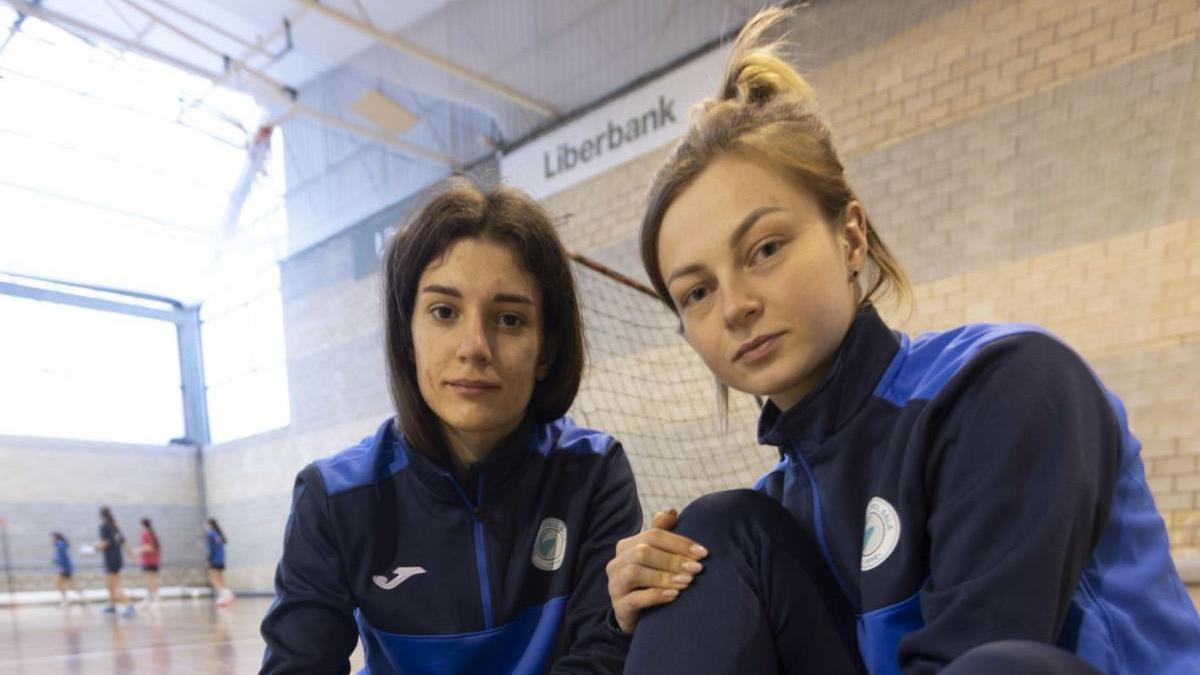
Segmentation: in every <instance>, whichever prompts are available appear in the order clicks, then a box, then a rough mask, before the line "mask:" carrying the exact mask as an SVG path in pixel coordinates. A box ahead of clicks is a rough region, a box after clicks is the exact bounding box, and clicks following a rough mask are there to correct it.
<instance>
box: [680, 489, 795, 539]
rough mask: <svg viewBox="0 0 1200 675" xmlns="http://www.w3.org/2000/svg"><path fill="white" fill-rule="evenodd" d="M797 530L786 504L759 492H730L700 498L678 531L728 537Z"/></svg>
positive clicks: (684, 515) (685, 512) (689, 508)
mask: <svg viewBox="0 0 1200 675" xmlns="http://www.w3.org/2000/svg"><path fill="white" fill-rule="evenodd" d="M764 527H765V528H767V529H768V530H773V529H776V528H779V527H788V528H795V522H794V520H792V516H791V514H789V513H788V512H787V511H786V510H785V509H784V508H783V505H782V504H780V503H779V502H777V501H775V500H774V499H771V498H770V497H768V496H766V495H764V494H763V493H761V492H758V491H756V490H726V491H723V492H712V493H709V494H706V495H704V496H702V497H699V498H697V499H696V500H695V501H693V502H692V503H691V504H688V506H687V508H685V509H684V510H683V513H681V514H679V524H678V525H677V526H676V528H675V531H676V532H677V533H679V534H682V535H684V536H686V537H691V538H696V537H702V536H704V535H726V534H729V533H732V532H737V531H745V530H747V529H762V528H764Z"/></svg>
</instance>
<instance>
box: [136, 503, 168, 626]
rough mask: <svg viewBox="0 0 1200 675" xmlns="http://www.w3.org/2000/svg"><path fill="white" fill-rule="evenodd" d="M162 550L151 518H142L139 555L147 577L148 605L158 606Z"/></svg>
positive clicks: (143, 572)
mask: <svg viewBox="0 0 1200 675" xmlns="http://www.w3.org/2000/svg"><path fill="white" fill-rule="evenodd" d="M161 552H162V548H161V547H160V546H159V544H158V535H157V534H155V532H154V525H153V524H151V522H150V519H149V518H142V541H141V545H140V546H138V553H140V554H141V556H142V574H144V575H145V576H146V600H145V602H146V604H147V605H157V604H158V566H159V563H160V561H161V556H160V554H161Z"/></svg>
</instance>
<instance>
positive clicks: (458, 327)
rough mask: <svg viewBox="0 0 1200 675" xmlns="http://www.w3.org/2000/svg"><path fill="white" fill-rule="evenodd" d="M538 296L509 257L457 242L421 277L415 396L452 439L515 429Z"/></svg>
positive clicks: (501, 250) (492, 437) (538, 361)
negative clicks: (435, 416) (422, 399)
mask: <svg viewBox="0 0 1200 675" xmlns="http://www.w3.org/2000/svg"><path fill="white" fill-rule="evenodd" d="M542 325H543V317H542V293H541V289H540V288H539V286H538V284H537V281H536V280H535V279H534V278H533V276H532V275H530V274H529V273H528V272H527V271H526V270H525V268H524V266H523V265H522V264H521V262H520V260H519V259H518V258H517V257H516V255H514V254H513V252H512V251H511V250H510V249H509V248H508V247H506V246H504V245H502V244H497V243H493V242H489V241H484V240H482V239H460V240H459V241H457V242H455V243H453V244H451V245H450V247H449V248H447V249H446V251H445V253H444V254H443V255H442V257H441V258H440V259H438V260H435V261H433V262H432V263H430V264H429V266H428V267H426V268H425V271H424V272H422V273H421V278H420V281H419V282H418V286H417V295H416V299H415V301H414V303H413V318H412V337H413V346H414V350H415V353H416V367H417V383H418V386H419V388H420V391H421V396H422V397H423V398H424V399H425V402H426V404H428V405H429V407H430V408H431V409H432V410H433V412H434V414H436V415H437V416H438V418H439V419H440V420H441V422H442V425H443V427H444V428H445V429H446V431H447V432H448V433H449V434H451V435H452V436H457V437H458V438H460V439H464V440H469V441H470V442H472V443H475V444H482V445H487V444H493V445H494V444H495V443H496V442H497V441H499V440H500V439H501V438H503V437H504V436H506V435H507V434H508V433H510V432H511V431H513V430H514V429H516V428H517V426H519V425H520V423H521V420H522V418H523V417H524V416H525V409H526V407H527V406H528V404H529V399H530V397H531V396H532V394H533V387H534V384H535V383H536V382H537V381H538V380H540V379H542V378H544V377H545V376H546V373H547V372H548V371H549V359H544V358H543V354H542Z"/></svg>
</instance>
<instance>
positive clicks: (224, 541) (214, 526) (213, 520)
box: [208, 518, 229, 544]
mask: <svg viewBox="0 0 1200 675" xmlns="http://www.w3.org/2000/svg"><path fill="white" fill-rule="evenodd" d="M208 526H209V527H211V528H212V529H213V532H216V533H217V536H218V537H220V538H221V543H222V544H228V543H229V540H228V539H226V538H225V533H224V532H222V531H221V526H220V525H218V524H217V519H216V518H209V519H208Z"/></svg>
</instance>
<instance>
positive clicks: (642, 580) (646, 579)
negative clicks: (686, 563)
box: [609, 563, 695, 597]
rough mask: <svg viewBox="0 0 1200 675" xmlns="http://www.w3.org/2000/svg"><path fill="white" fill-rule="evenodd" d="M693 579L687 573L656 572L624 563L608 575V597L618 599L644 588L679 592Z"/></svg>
mask: <svg viewBox="0 0 1200 675" xmlns="http://www.w3.org/2000/svg"><path fill="white" fill-rule="evenodd" d="M694 578H695V577H694V575H692V574H689V573H687V572H670V571H664V570H656V569H651V568H649V567H643V566H641V565H631V564H628V563H626V564H624V565H621V566H619V568H618V569H617V570H615V573H613V572H610V573H609V595H611V596H613V597H620V596H623V595H626V594H628V593H632V592H634V591H638V590H641V589H644V588H662V589H667V588H671V589H675V590H680V589H684V588H687V587H688V584H690V583H692V579H694Z"/></svg>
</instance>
